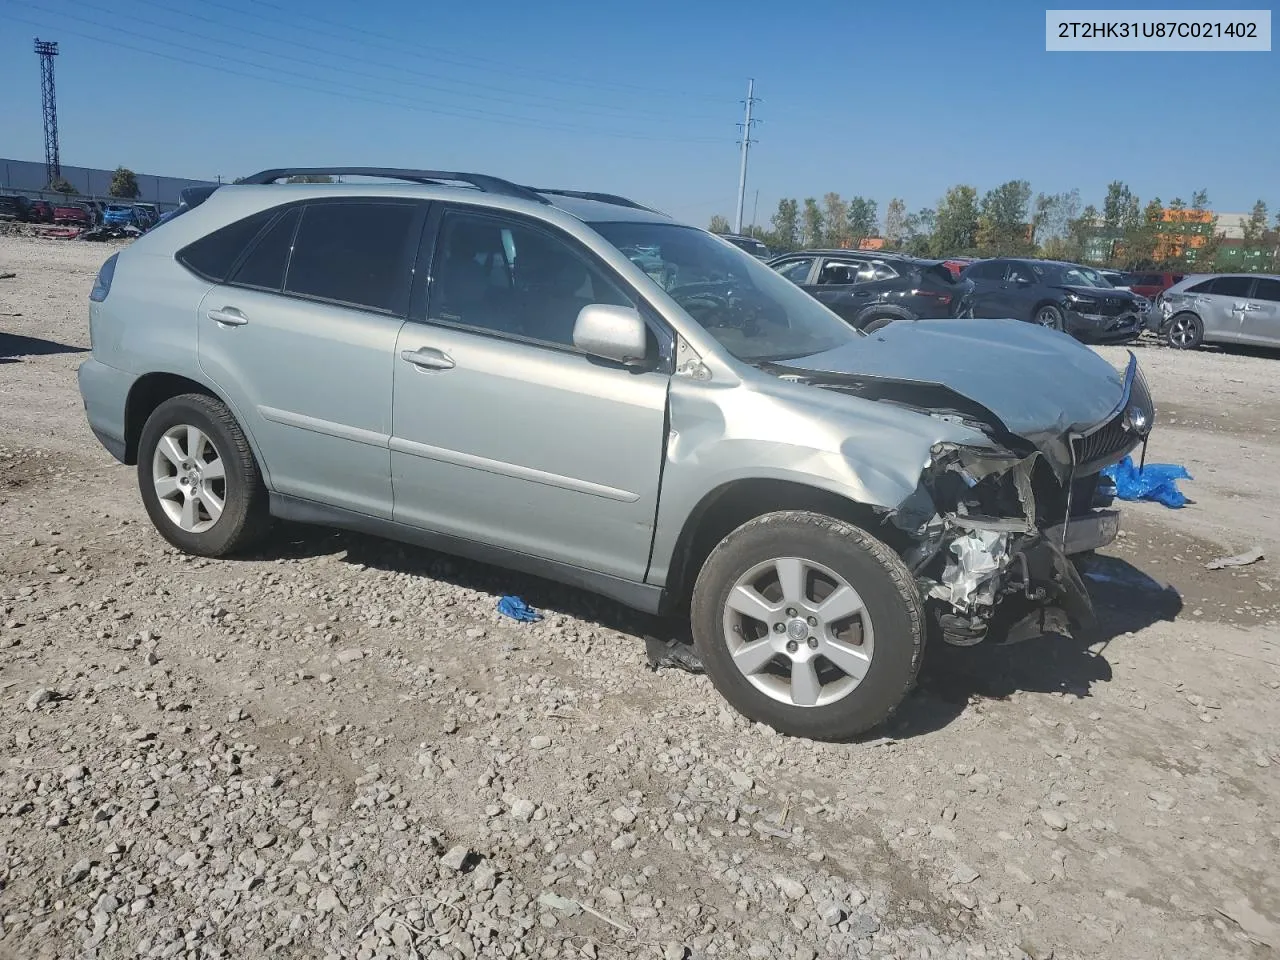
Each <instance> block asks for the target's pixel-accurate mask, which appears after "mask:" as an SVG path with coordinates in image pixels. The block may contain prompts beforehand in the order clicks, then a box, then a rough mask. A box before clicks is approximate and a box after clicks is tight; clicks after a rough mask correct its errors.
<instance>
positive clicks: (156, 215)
mask: <svg viewBox="0 0 1280 960" xmlns="http://www.w3.org/2000/svg"><path fill="white" fill-rule="evenodd" d="M133 206H134V209H136V210H137V211H138V212H139V213H141V214H142V217H143V219H144V221H145V223H146V229H150V228H151V227H154V226H155V225H156V224H157V223H159V222H160V208H159V207H157V206H156V205H155V204H154V203H135V204H134V205H133Z"/></svg>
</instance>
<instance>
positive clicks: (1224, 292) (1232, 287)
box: [1209, 277, 1253, 297]
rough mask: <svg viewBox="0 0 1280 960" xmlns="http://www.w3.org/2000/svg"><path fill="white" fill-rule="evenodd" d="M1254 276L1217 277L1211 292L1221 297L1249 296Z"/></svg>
mask: <svg viewBox="0 0 1280 960" xmlns="http://www.w3.org/2000/svg"><path fill="white" fill-rule="evenodd" d="M1251 289H1253V277H1215V278H1214V281H1213V286H1212V287H1211V288H1210V290H1209V292H1210V293H1212V294H1214V295H1215V296H1219V297H1247V296H1249V291H1250V290H1251Z"/></svg>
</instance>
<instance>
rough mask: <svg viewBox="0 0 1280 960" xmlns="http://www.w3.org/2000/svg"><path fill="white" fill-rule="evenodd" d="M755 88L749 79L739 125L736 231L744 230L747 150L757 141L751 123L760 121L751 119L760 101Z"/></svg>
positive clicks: (734, 228)
mask: <svg viewBox="0 0 1280 960" xmlns="http://www.w3.org/2000/svg"><path fill="white" fill-rule="evenodd" d="M755 90H756V82H755V80H754V79H751V80H748V81H747V99H746V100H745V101H743V102H744V103H745V104H746V105H747V116H746V119H745V120H743V122H742V123H740V124H739V126H740V127H742V140H740V141H739V142H740V143H741V144H742V168H741V170H739V172H738V212H737V213H736V214H735V215H734V218H733V232H734V233H741V232H742V207H743V204H744V203H745V202H746V199H747V151H748V150H750V149H751V144H753V143H755V141H754V140H752V139H751V125H752V124H753V123H759V122H760V121H759V120H752V119H751V107H752V106H753V105H754V104H756V103H759V102H760V101H759V100H757V99H756V97H755Z"/></svg>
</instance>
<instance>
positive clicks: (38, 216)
mask: <svg viewBox="0 0 1280 960" xmlns="http://www.w3.org/2000/svg"><path fill="white" fill-rule="evenodd" d="M27 221H28V222H29V223H53V204H52V203H50V202H49V201H48V200H28V201H27Z"/></svg>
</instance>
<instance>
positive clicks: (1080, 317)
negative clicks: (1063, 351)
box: [960, 258, 1151, 343]
mask: <svg viewBox="0 0 1280 960" xmlns="http://www.w3.org/2000/svg"><path fill="white" fill-rule="evenodd" d="M960 276H961V277H962V278H964V279H966V280H972V281H973V285H974V290H973V315H974V316H975V317H992V318H1009V319H1014V320H1025V321H1027V322H1029V323H1035V324H1039V325H1040V326H1042V327H1049V328H1051V329H1053V330H1061V331H1063V332H1065V333H1069V334H1071V335H1072V336H1073V337H1075V338H1076V339H1077V340H1083V341H1086V342H1089V343H1127V342H1128V341H1130V340H1134V339H1136V338H1137V337H1138V335H1139V334H1140V333H1141V332H1142V327H1143V322H1144V320H1145V318H1146V316H1147V313H1148V312H1149V311H1150V309H1151V303H1150V302H1149V301H1148V300H1147V299H1146V298H1145V297H1140V296H1138V295H1137V294H1135V293H1131V292H1130V291H1128V290H1119V289H1117V288H1115V287H1113V286H1112V285H1111V284H1110V283H1109V282H1107V280H1106V279H1105V278H1104V277H1103V276H1102V274H1100V273H1099V272H1098V271H1097V270H1094V269H1092V268H1090V267H1084V266H1080V265H1079V264H1074V263H1062V262H1060V261H1057V260H1014V259H1005V258H996V259H994V260H980V261H978V262H977V263H973V264H970V265H969V266H968V267H966V268H965V270H964V272H963V273H961V274H960Z"/></svg>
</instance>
